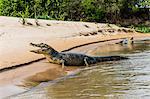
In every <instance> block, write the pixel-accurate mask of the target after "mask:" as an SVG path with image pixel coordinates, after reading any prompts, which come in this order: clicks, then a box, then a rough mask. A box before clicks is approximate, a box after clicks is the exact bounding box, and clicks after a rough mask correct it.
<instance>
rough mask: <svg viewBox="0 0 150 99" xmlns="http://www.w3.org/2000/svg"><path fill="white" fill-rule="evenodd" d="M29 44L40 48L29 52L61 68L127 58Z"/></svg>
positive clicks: (42, 44)
mask: <svg viewBox="0 0 150 99" xmlns="http://www.w3.org/2000/svg"><path fill="white" fill-rule="evenodd" d="M30 45H31V46H33V47H39V48H40V49H37V50H31V51H30V52H34V53H37V54H43V55H44V56H45V57H46V58H47V60H48V61H49V62H50V63H54V64H61V65H62V67H63V68H64V66H89V65H90V64H96V63H98V62H104V61H117V60H123V59H128V58H127V57H122V56H104V57H93V56H88V55H85V54H78V53H68V52H58V51H56V50H55V49H54V48H52V47H51V46H49V45H47V44H44V43H40V44H34V43H30Z"/></svg>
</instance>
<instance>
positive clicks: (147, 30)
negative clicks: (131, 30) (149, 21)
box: [135, 25, 150, 33]
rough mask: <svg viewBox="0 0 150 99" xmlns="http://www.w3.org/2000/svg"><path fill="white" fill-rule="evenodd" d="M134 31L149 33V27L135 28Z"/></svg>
mask: <svg viewBox="0 0 150 99" xmlns="http://www.w3.org/2000/svg"><path fill="white" fill-rule="evenodd" d="M135 30H136V31H137V32H142V33H150V27H149V26H145V25H139V26H136V27H135Z"/></svg>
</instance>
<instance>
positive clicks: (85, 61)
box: [84, 57, 89, 67]
mask: <svg viewBox="0 0 150 99" xmlns="http://www.w3.org/2000/svg"><path fill="white" fill-rule="evenodd" d="M87 58H88V57H85V58H84V63H85V65H86V66H87V67H88V66H89V64H88V62H87Z"/></svg>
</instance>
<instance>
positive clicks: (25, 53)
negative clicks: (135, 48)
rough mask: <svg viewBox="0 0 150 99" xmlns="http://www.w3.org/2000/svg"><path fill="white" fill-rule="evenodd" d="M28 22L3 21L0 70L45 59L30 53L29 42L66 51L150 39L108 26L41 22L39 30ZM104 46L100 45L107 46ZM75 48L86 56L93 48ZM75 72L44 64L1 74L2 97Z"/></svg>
mask: <svg viewBox="0 0 150 99" xmlns="http://www.w3.org/2000/svg"><path fill="white" fill-rule="evenodd" d="M27 20H28V22H30V23H32V25H22V24H20V22H18V21H19V19H18V18H13V17H3V16H1V17H0V28H1V30H0V60H1V61H0V69H3V68H7V67H12V66H16V65H18V64H23V63H28V62H31V61H34V60H38V59H41V58H43V56H42V55H36V54H33V53H30V52H29V50H31V49H32V47H30V46H29V43H30V42H33V43H41V42H43V43H47V44H49V45H51V46H52V47H54V48H55V49H56V50H58V51H63V50H67V49H70V48H74V47H75V46H76V47H78V46H79V45H86V44H87V45H88V44H92V42H93V43H98V42H101V41H105V40H110V41H109V42H107V43H114V42H118V39H121V38H126V37H134V38H135V39H139V38H145V37H150V34H141V33H136V32H135V31H134V30H130V29H126V28H120V27H117V26H115V25H108V24H100V23H87V22H64V21H51V20H50V21H49V20H39V24H40V26H36V25H35V22H34V19H27ZM114 39H115V40H114ZM105 43H106V42H101V43H98V44H102V45H105ZM92 46H93V47H94V46H96V45H92ZM76 47H75V48H76ZM75 48H74V49H73V50H71V51H73V52H81V53H86V51H85V50H87V49H89V48H91V47H88V46H87V47H85V48H82V49H80V48H81V47H79V48H78V49H75ZM35 68H36V69H35ZM76 68H77V67H69V68H68V70H67V71H64V70H62V69H61V67H60V66H59V65H55V64H50V63H47V61H46V60H42V61H39V62H35V63H32V64H29V65H25V66H23V67H20V68H16V69H12V70H8V71H4V72H1V73H0V96H9V95H13V94H16V93H19V92H22V91H25V90H26V89H24V88H22V87H18V86H16V85H19V86H20V85H21V86H23V85H25V86H26V85H27V86H28V84H31V83H32V82H31V83H28V84H24V81H25V79H28V80H29V81H31V80H32V81H36V82H42V81H49V80H53V79H55V78H59V77H62V76H65V75H66V73H67V72H68V71H70V70H71V71H72V70H74V69H76ZM35 85H36V84H35ZM29 86H30V85H29ZM15 89H16V90H15ZM8 90H9V91H8Z"/></svg>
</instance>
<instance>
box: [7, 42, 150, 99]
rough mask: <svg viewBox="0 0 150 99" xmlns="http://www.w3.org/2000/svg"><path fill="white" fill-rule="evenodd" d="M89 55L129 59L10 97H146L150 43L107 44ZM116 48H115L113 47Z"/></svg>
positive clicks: (148, 94)
mask: <svg viewBox="0 0 150 99" xmlns="http://www.w3.org/2000/svg"><path fill="white" fill-rule="evenodd" d="M118 48H119V50H118ZM104 49H107V50H111V51H107V53H106V52H104V51H101V48H97V49H94V50H92V51H90V53H91V54H93V55H112V54H115V55H116V54H117V55H125V56H128V57H129V58H130V59H129V60H122V61H117V62H106V63H101V64H98V65H95V66H92V67H88V68H83V69H79V70H76V72H75V74H73V75H70V76H67V77H63V78H59V79H58V80H55V81H50V82H45V83H41V84H40V85H39V86H37V87H35V88H33V89H31V90H29V91H27V92H25V93H21V94H19V95H15V96H12V97H10V98H12V99H149V98H150V44H136V45H134V46H131V45H130V46H121V45H108V46H106V48H104ZM116 49H117V50H116Z"/></svg>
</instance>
